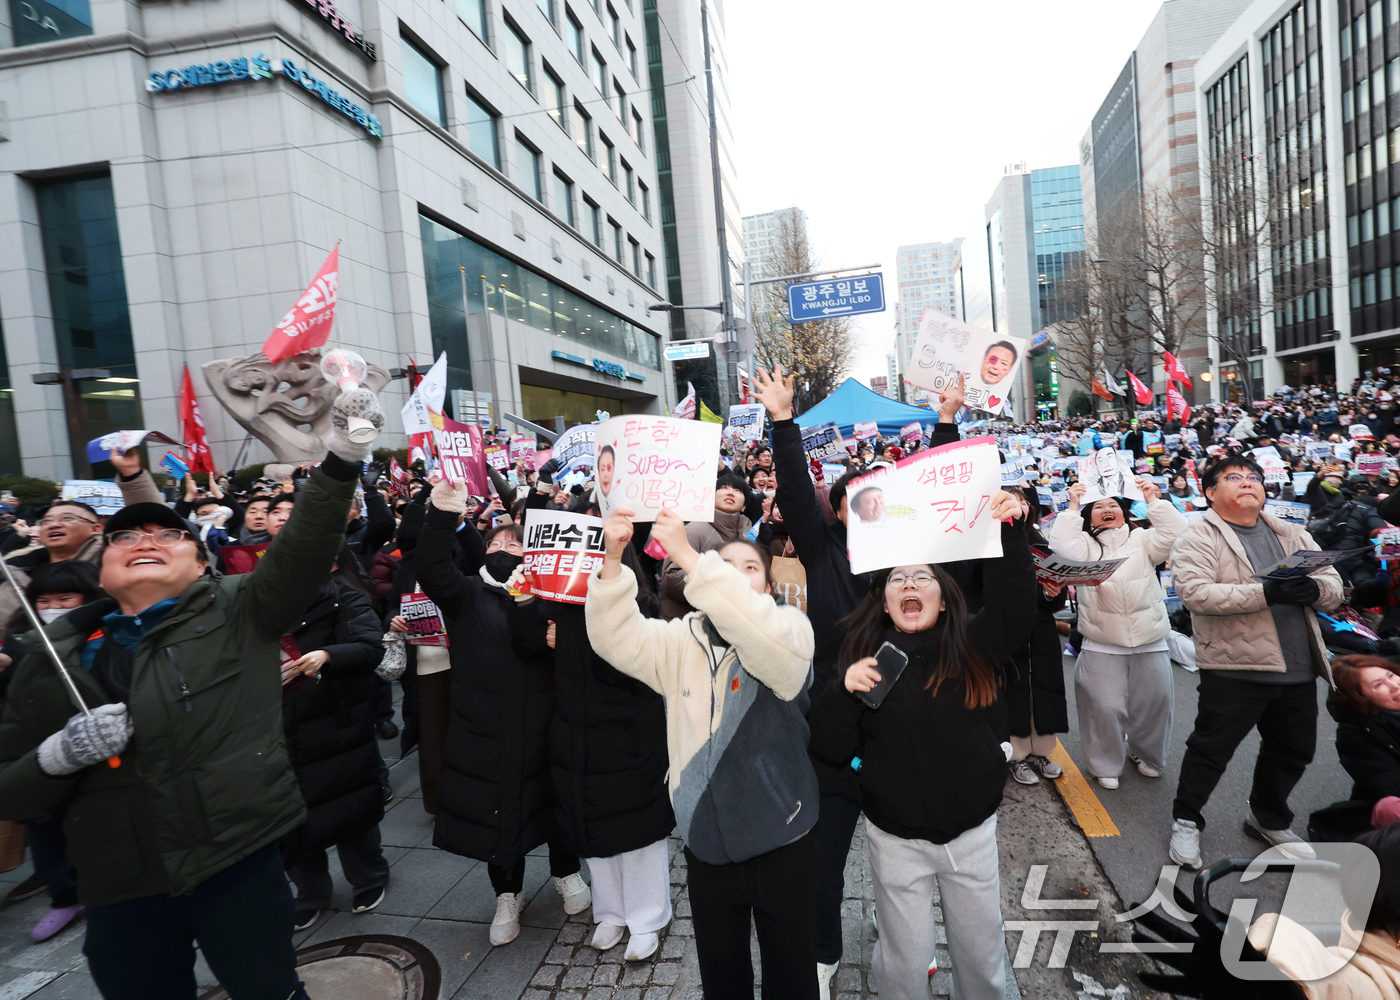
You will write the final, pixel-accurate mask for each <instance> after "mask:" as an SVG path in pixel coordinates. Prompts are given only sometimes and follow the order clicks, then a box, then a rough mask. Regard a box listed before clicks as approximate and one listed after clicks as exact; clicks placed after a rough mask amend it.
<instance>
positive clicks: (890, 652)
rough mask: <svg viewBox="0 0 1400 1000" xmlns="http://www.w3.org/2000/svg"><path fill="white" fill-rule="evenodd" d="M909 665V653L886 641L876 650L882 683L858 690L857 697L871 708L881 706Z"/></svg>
mask: <svg viewBox="0 0 1400 1000" xmlns="http://www.w3.org/2000/svg"><path fill="white" fill-rule="evenodd" d="M908 665H909V654H907V653H905V652H904V650H902V649H900V648H899V647H898V646H896V645H895V644H894V643H892V642H887V643H885V644H884V645H883V646H881V647H880V648H879V649H877V650H876V651H875V669H876V670H877V671H879V673H880V683H878V684H876V685H875V686H874V687H873V688H871V689H870V690H869V691H857V692H856V697H857V698H859V699H860V700H861V701H863V702H865V703H866V704H867V705H869V706H870V707H871V708H879V707H880V706H881V705H882V704H884V701H885V696H886V695H888V694H889V693H890V690H891V689H892V688H893V687H894V685H895V682H896V681H898V680H899V676H900V674H902V673H904V668H905V667H906V666H908Z"/></svg>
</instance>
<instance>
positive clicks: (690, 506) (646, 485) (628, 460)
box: [556, 414, 723, 521]
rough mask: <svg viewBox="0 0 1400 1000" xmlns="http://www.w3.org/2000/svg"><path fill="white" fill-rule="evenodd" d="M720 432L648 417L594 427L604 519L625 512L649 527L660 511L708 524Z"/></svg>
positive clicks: (703, 424) (718, 428) (715, 428)
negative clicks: (646, 522)
mask: <svg viewBox="0 0 1400 1000" xmlns="http://www.w3.org/2000/svg"><path fill="white" fill-rule="evenodd" d="M722 429H723V428H722V427H721V426H720V425H719V424H712V423H709V422H708V421H704V420H677V419H675V418H674V417H657V416H651V415H649V414H635V415H632V416H625V417H612V418H610V419H608V420H606V421H604V422H603V423H601V424H599V425H598V429H597V444H598V454H597V464H596V466H595V469H594V482H595V483H596V489H597V494H598V507H599V509H600V510H601V511H602V515H603V517H608V516H609V515H611V514H612V512H613V511H614V510H617V509H618V508H619V507H626V508H628V509H629V510H631V511H632V516H633V520H635V521H654V520H656V515H657V513H658V512H659V511H661V510H663V509H670V510H673V511H675V512H676V513H677V514H679V515H680V516H681V517H682V518H684V519H685V520H687V521H713V520H714V519H715V478H716V474H717V472H718V470H719V439H720V431H721V430H722ZM556 447H557V446H556Z"/></svg>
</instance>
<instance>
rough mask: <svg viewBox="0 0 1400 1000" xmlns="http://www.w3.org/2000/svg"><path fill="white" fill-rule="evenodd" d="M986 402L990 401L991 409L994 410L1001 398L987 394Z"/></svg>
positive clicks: (999, 403)
mask: <svg viewBox="0 0 1400 1000" xmlns="http://www.w3.org/2000/svg"><path fill="white" fill-rule="evenodd" d="M987 402H988V403H990V404H991V405H992V409H994V410H995V409H996V408H997V407H998V406H1000V405H1001V398H1000V397H998V396H988V397H987Z"/></svg>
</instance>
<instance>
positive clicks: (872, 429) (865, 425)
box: [856, 420, 880, 441]
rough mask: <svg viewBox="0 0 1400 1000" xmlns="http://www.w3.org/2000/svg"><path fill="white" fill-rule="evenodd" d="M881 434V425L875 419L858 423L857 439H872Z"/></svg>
mask: <svg viewBox="0 0 1400 1000" xmlns="http://www.w3.org/2000/svg"><path fill="white" fill-rule="evenodd" d="M879 436H880V425H879V424H877V423H876V422H875V421H873V420H866V421H863V422H860V423H857V424H856V440H857V441H871V440H874V439H875V438H878V437H879Z"/></svg>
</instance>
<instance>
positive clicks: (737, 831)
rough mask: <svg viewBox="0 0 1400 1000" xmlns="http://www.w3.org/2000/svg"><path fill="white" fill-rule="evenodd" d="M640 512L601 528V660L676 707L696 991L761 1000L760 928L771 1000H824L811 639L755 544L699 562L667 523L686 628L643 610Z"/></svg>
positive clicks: (670, 727) (672, 749) (597, 609)
mask: <svg viewBox="0 0 1400 1000" xmlns="http://www.w3.org/2000/svg"><path fill="white" fill-rule="evenodd" d="M630 513H631V511H627V510H619V511H616V512H614V514H613V515H612V516H611V517H609V518H608V520H607V522H606V523H605V524H604V528H603V531H604V538H605V543H606V555H605V559H604V562H603V568H602V569H601V570H600V571H599V572H598V574H597V575H596V576H594V577H593V578H592V579H590V581H589V587H588V599H587V603H586V604H585V608H584V610H585V613H586V616H587V621H588V638H589V641H590V642H591V643H592V644H593V648H594V649H595V650H596V651H597V652H598V655H599V656H601V657H603V659H605V660H607V661H608V662H609V663H611V664H612V665H613V666H614V667H616V668H617V669H618V670H620V671H622V672H623V673H624V674H627V675H629V676H631V677H635V678H637V679H638V680H640V681H641V682H642V683H644V684H646V685H647V686H648V687H650V688H652V689H653V690H654V691H657V692H659V693H660V694H661V695H663V696H664V697H665V699H666V743H667V751H668V754H669V757H670V764H671V769H670V774H669V778H668V780H669V786H670V792H671V802H672V805H673V806H674V807H675V811H676V822H677V825H678V826H679V827H680V833H681V836H682V838H683V839H684V840H685V845H686V846H685V853H686V860H687V884H688V887H689V891H690V904H691V912H692V917H693V920H694V927H695V947H696V951H697V953H698V958H699V963H700V978H701V983H702V985H703V987H704V990H705V994H706V995H707V996H714V997H740V996H744V997H751V996H753V967H752V963H751V961H750V958H749V928H750V926H751V920H752V925H753V926H754V927H756V929H757V931H758V944H759V952H760V955H761V957H762V962H763V997H764V998H765V1000H780V998H782V1000H786V998H792V1000H799V998H800V1000H811V998H814V997H816V995H817V981H816V977H814V976H813V974H812V971H813V968H814V966H815V965H816V944H815V942H816V921H815V913H814V911H815V904H816V882H815V880H814V879H813V877H812V869H813V867H814V865H815V861H816V855H815V852H814V850H813V846H812V838H811V837H810V836H809V835H808V833H809V831H810V830H811V829H812V826H813V824H814V823H815V822H816V820H817V780H816V775H815V774H814V773H813V772H812V765H811V762H810V761H809V760H808V759H807V739H808V732H807V723H806V720H805V719H804V718H803V709H804V707H805V705H804V702H805V699H806V692H807V690H808V687H809V685H810V684H811V658H812V626H811V624H810V623H809V622H808V620H807V618H806V617H805V616H804V615H803V614H802V613H801V612H800V611H798V610H797V609H796V608H792V607H786V606H780V605H778V604H777V603H776V602H775V601H774V600H773V598H772V596H771V593H770V591H771V586H772V581H771V578H770V576H769V567H768V559H767V557H766V554H765V553H764V552H763V550H762V549H760V548H759V547H758V546H756V545H754V544H753V543H751V542H748V541H736V542H730V543H729V544H728V545H725V546H724V547H723V548H720V549H718V550H712V551H710V552H706V553H704V554H701V553H698V552H696V551H695V549H694V548H692V547H691V545H690V543H689V542H688V541H687V540H686V531H685V522H684V521H682V520H681V519H680V517H679V516H678V515H676V514H675V513H674V512H672V511H669V510H663V511H661V512H660V513H659V514H658V515H657V518H656V523H655V524H654V525H653V526H652V529H651V537H652V540H653V541H656V542H658V543H659V544H660V545H661V546H662V548H664V549H665V550H666V554H667V556H668V557H669V558H670V559H671V561H672V562H674V563H675V564H676V565H677V566H679V567H680V568H681V569H682V570H683V571H684V572H685V574H686V584H685V599H686V601H688V602H689V603H690V605H691V606H692V607H694V608H696V609H697V610H696V611H692V612H690V613H689V614H687V615H686V616H685V617H684V618H676V619H673V620H671V621H658V620H655V619H648V618H646V617H644V616H643V615H642V613H641V611H640V610H639V609H638V608H637V603H636V595H637V580H636V577H635V576H634V575H633V574H632V573H630V572H625V571H624V568H623V563H622V552H623V549H624V548H626V546H627V545H628V544H629V543H630V542H631V539H632V533H633V529H632V522H631V520H630V519H629V517H628V515H629V514H630Z"/></svg>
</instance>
